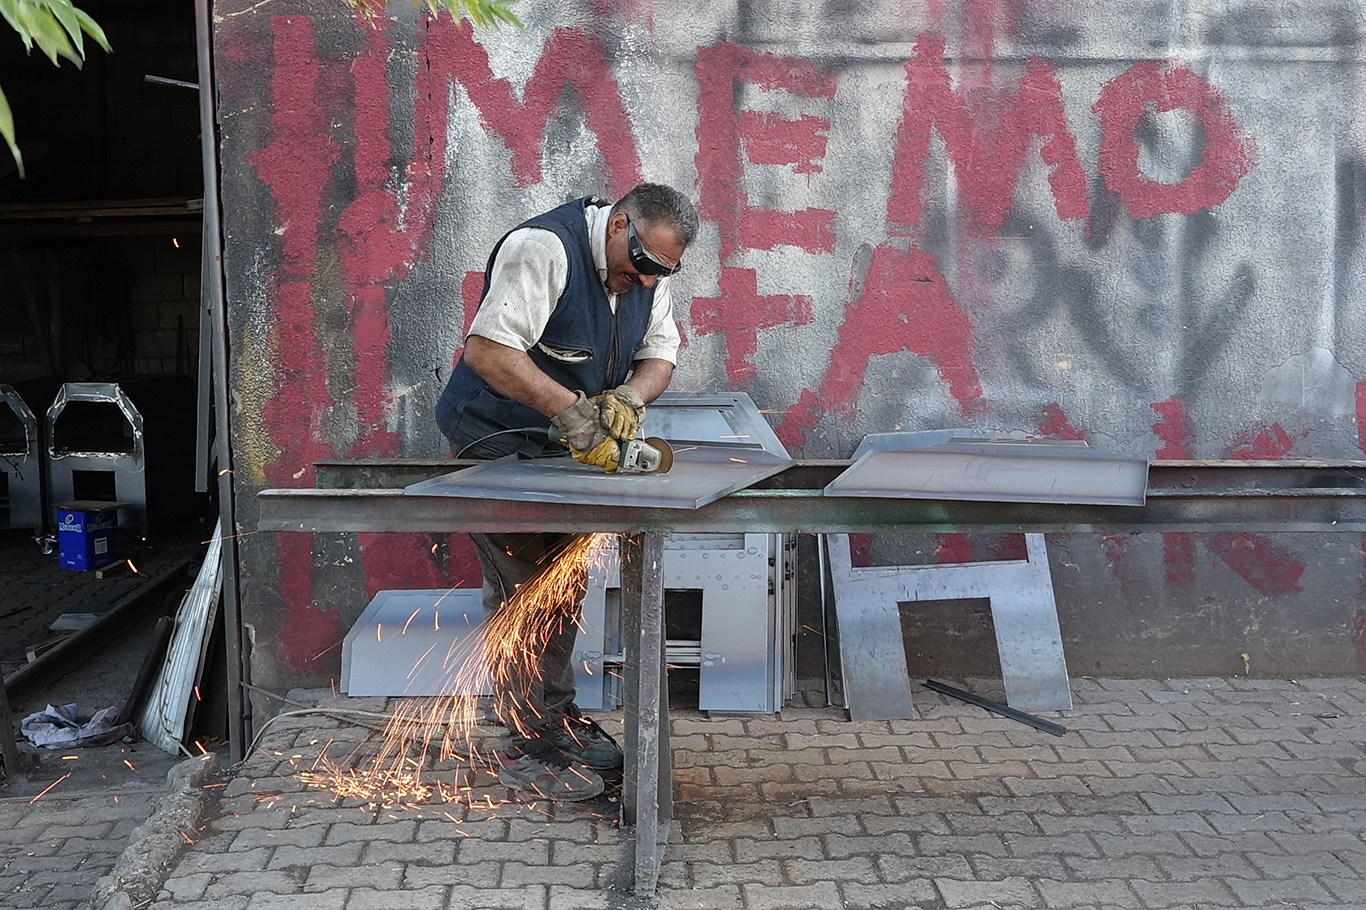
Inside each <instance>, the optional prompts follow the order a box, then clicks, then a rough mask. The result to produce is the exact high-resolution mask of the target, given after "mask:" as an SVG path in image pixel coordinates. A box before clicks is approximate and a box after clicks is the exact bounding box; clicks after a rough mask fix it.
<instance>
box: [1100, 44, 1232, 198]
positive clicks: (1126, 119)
mask: <svg viewBox="0 0 1366 910" xmlns="http://www.w3.org/2000/svg"><path fill="white" fill-rule="evenodd" d="M1092 109H1093V110H1094V111H1095V112H1096V113H1098V114H1099V115H1100V135H1101V140H1100V173H1101V174H1102V176H1104V177H1105V185H1106V186H1107V187H1108V188H1109V189H1110V192H1112V193H1114V194H1115V195H1117V196H1118V197H1119V199H1120V201H1121V202H1122V203H1123V204H1124V206H1125V207H1126V208H1127V209H1128V210H1129V214H1131V215H1132V216H1133V217H1135V218H1148V217H1151V216H1153V215H1159V214H1162V213H1164V212H1175V213H1180V214H1183V215H1189V214H1192V213H1194V212H1198V211H1200V210H1201V209H1208V208H1213V207H1214V206H1216V205H1219V204H1220V203H1221V202H1223V201H1224V200H1225V199H1227V198H1228V197H1229V196H1230V195H1231V194H1232V193H1233V190H1234V188H1235V187H1237V185H1238V181H1239V180H1241V179H1242V178H1243V176H1244V175H1245V174H1247V173H1248V171H1250V170H1251V169H1252V166H1253V163H1254V161H1255V154H1254V153H1253V149H1252V143H1251V139H1249V138H1247V137H1245V136H1242V135H1240V134H1239V131H1238V125H1237V123H1236V122H1235V120H1234V118H1233V112H1232V110H1230V108H1229V107H1228V104H1227V102H1226V101H1225V100H1224V97H1223V95H1222V93H1220V92H1219V90H1218V89H1216V88H1215V87H1214V86H1212V85H1210V84H1209V83H1208V82H1206V81H1205V80H1204V79H1202V78H1201V77H1200V76H1198V75H1196V74H1195V73H1194V72H1192V71H1191V70H1188V69H1186V68H1185V67H1179V66H1168V65H1165V64H1163V63H1160V62H1158V61H1156V60H1144V61H1141V62H1139V63H1135V64H1134V65H1133V66H1131V67H1129V69H1128V70H1127V71H1125V72H1124V73H1122V74H1121V75H1119V76H1118V77H1116V78H1115V79H1112V80H1111V81H1110V82H1108V83H1106V85H1105V87H1104V88H1103V89H1101V92H1100V98H1099V100H1097V101H1096V103H1095V106H1094V107H1093V108H1092ZM1178 110H1183V111H1188V112H1190V113H1191V114H1194V115H1195V117H1196V118H1198V119H1199V121H1200V128H1201V132H1202V134H1203V137H1204V145H1203V147H1202V149H1201V155H1200V163H1199V164H1197V165H1196V166H1195V167H1194V168H1193V169H1192V170H1191V172H1190V173H1189V174H1187V175H1186V176H1185V177H1184V178H1183V179H1181V180H1179V181H1177V182H1176V183H1160V182H1158V181H1156V180H1153V179H1151V178H1149V177H1147V176H1145V175H1144V174H1143V173H1142V171H1140V170H1139V166H1138V155H1139V148H1138V143H1137V142H1136V141H1135V140H1134V133H1135V131H1136V130H1137V129H1138V127H1139V125H1140V124H1141V123H1142V121H1143V120H1144V118H1146V117H1151V116H1153V115H1154V114H1163V113H1168V112H1170V111H1178Z"/></svg>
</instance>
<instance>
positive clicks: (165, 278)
mask: <svg viewBox="0 0 1366 910" xmlns="http://www.w3.org/2000/svg"><path fill="white" fill-rule="evenodd" d="M125 243H126V244H127V245H126V247H125V249H126V250H127V253H128V261H129V263H130V265H131V266H132V269H133V275H132V286H131V289H130V292H129V301H130V311H131V313H132V320H133V343H134V346H135V350H136V359H135V360H134V364H133V367H134V373H135V374H136V375H138V376H155V375H163V374H167V373H178V372H179V373H189V374H194V372H195V364H196V362H197V358H198V354H199V297H200V295H199V290H200V287H199V281H200V275H199V270H200V263H199V257H200V238H199V236H198V235H197V234H196V235H192V236H189V237H181V236H175V237H172V236H165V237H146V238H143V237H139V238H136V239H130V240H128V241H126V242H125Z"/></svg>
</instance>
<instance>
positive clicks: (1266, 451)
mask: <svg viewBox="0 0 1366 910" xmlns="http://www.w3.org/2000/svg"><path fill="white" fill-rule="evenodd" d="M1304 435H1306V436H1307V435H1309V434H1308V432H1307V431H1306V432H1305V433H1304ZM1294 448H1295V440H1293V439H1291V438H1290V434H1289V433H1287V432H1286V431H1285V430H1284V429H1282V428H1281V425H1280V424H1279V423H1273V424H1272V425H1271V426H1269V427H1268V426H1263V425H1262V424H1256V425H1254V426H1250V427H1245V428H1244V429H1243V430H1241V431H1240V432H1239V433H1238V435H1237V436H1235V437H1234V438H1233V442H1232V443H1231V444H1229V445H1228V446H1227V447H1226V448H1225V449H1224V457H1225V458H1231V459H1234V460H1235V461H1274V460H1275V459H1277V458H1284V457H1285V456H1287V455H1289V454H1290V453H1291V452H1292V451H1293V450H1294Z"/></svg>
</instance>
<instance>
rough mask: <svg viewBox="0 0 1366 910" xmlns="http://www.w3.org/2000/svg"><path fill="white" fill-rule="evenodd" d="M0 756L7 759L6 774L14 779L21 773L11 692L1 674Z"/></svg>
mask: <svg viewBox="0 0 1366 910" xmlns="http://www.w3.org/2000/svg"><path fill="white" fill-rule="evenodd" d="M0 757H3V758H4V759H5V776H6V777H8V778H9V779H11V780H13V779H14V778H15V777H16V776H17V775H18V774H19V744H18V743H17V742H15V739H14V718H12V717H11V716H10V713H9V692H7V691H6V690H5V680H4V677H3V676H0Z"/></svg>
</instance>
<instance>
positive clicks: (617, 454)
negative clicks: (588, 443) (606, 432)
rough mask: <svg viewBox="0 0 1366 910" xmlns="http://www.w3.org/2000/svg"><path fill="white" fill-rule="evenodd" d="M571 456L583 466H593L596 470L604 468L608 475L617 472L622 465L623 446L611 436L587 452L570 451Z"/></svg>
mask: <svg viewBox="0 0 1366 910" xmlns="http://www.w3.org/2000/svg"><path fill="white" fill-rule="evenodd" d="M569 454H570V456H571V457H572V458H573V459H574V460H575V461H577V462H580V463H581V464H591V465H592V466H593V467H595V468H602V469H603V470H604V471H606V472H607V473H608V474H611V473H612V472H613V471H615V470H616V469H617V467H618V465H620V464H621V446H620V445H618V444H617V441H616V440H615V439H612V438H611V437H610V436H609V437H608V438H606V439H604V440H603V441H602V442H600V443H598V444H597V445H595V446H593V448H591V449H589V450H588V451H587V452H578V451H575V450H574V449H570V450H569Z"/></svg>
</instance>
